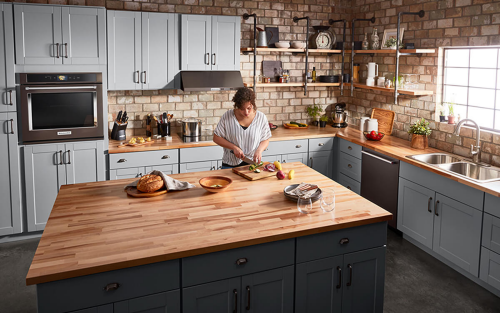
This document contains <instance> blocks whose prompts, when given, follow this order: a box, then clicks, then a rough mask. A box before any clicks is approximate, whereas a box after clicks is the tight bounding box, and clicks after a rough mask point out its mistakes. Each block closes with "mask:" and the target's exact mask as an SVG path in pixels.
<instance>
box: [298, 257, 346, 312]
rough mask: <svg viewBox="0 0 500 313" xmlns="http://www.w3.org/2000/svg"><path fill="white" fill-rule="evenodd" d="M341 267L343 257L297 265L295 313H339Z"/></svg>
mask: <svg viewBox="0 0 500 313" xmlns="http://www.w3.org/2000/svg"><path fill="white" fill-rule="evenodd" d="M342 267H343V256H336V257H331V258H326V259H321V260H316V261H311V262H306V263H300V264H297V266H296V284H295V312H296V313H306V312H308V313H316V312H324V313H333V312H340V310H341V308H342V277H343V276H342V271H343V269H342Z"/></svg>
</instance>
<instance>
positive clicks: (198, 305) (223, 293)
mask: <svg viewBox="0 0 500 313" xmlns="http://www.w3.org/2000/svg"><path fill="white" fill-rule="evenodd" d="M240 282H241V278H240V277H236V278H230V279H225V280H220V281H216V282H213V283H208V284H202V285H197V286H194V287H188V288H184V290H183V294H182V303H183V309H182V311H183V312H184V313H212V312H218V313H232V312H238V306H239V301H241V292H240Z"/></svg>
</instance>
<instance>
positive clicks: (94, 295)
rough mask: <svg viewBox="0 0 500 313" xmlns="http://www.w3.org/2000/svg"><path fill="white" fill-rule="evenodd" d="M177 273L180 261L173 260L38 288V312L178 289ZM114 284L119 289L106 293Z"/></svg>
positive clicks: (70, 308)
mask: <svg viewBox="0 0 500 313" xmlns="http://www.w3.org/2000/svg"><path fill="white" fill-rule="evenodd" d="M179 272H180V270H179V260H172V261H166V262H159V263H152V264H148V265H141V266H135V267H130V268H125V269H121V270H115V271H109V272H103V273H99V274H92V275H87V276H80V277H75V278H69V279H63V280H57V281H53V282H49V283H43V284H38V285H37V297H38V312H39V313H48V312H50V313H59V312H70V311H75V310H80V309H83V308H89V307H93V306H98V305H102V304H107V303H112V302H116V301H122V300H127V299H131V298H135V297H141V296H146V295H150V294H154V293H159V292H164V291H169V290H173V289H178V288H179V287H180V280H179V279H180V277H179ZM114 283H117V284H119V286H118V288H116V289H114V290H113V289H112V290H109V291H106V290H105V288H106V287H107V286H109V288H113V287H114V286H113V285H111V284H114Z"/></svg>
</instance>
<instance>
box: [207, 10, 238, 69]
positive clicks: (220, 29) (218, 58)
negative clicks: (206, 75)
mask: <svg viewBox="0 0 500 313" xmlns="http://www.w3.org/2000/svg"><path fill="white" fill-rule="evenodd" d="M240 25H241V17H239V16H212V54H211V55H210V64H212V70H220V71H239V70H240V27H241V26H240Z"/></svg>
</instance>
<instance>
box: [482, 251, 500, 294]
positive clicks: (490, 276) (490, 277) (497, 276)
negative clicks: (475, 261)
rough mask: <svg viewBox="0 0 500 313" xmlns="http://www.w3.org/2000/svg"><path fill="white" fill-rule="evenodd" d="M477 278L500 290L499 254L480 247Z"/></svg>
mask: <svg viewBox="0 0 500 313" xmlns="http://www.w3.org/2000/svg"><path fill="white" fill-rule="evenodd" d="M479 278H481V280H483V281H485V282H486V283H488V284H489V285H491V286H493V287H495V288H496V289H498V290H500V254H497V253H495V252H493V251H490V250H488V249H486V248H485V247H481V269H480V272H479Z"/></svg>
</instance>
